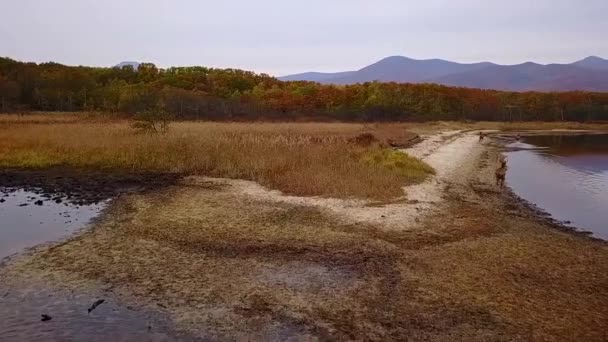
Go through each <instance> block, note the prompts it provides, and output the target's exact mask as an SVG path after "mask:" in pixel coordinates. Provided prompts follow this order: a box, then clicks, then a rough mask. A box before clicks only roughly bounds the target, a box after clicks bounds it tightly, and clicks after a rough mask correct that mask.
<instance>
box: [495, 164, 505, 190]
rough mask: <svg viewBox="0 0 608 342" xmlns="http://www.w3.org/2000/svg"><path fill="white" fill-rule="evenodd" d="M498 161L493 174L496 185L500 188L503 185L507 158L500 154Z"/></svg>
mask: <svg viewBox="0 0 608 342" xmlns="http://www.w3.org/2000/svg"><path fill="white" fill-rule="evenodd" d="M498 162H499V166H498V168H497V169H496V172H495V173H494V175H495V177H496V186H498V187H499V188H502V187H504V186H505V177H506V176H507V159H506V158H505V157H504V156H500V159H499V160H498Z"/></svg>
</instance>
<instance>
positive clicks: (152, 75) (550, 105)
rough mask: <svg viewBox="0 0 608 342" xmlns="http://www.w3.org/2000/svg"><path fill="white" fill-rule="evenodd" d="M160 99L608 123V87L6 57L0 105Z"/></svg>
mask: <svg viewBox="0 0 608 342" xmlns="http://www.w3.org/2000/svg"><path fill="white" fill-rule="evenodd" d="M159 106H162V108H163V109H164V110H165V111H167V112H169V113H171V115H172V116H173V117H175V118H177V119H205V120H339V121H429V120H489V121H509V120H512V121H515V120H518V121H521V120H524V121H525V120H542V121H599V120H608V93H593V92H581V91H575V92H559V93H557V92H549V93H545V92H504V91H495V90H482V89H470V88H459V87H447V86H441V85H437V84H398V83H379V82H369V83H364V84H355V85H346V86H337V85H321V84H318V83H314V82H304V81H297V82H283V81H280V80H278V79H276V78H274V77H271V76H269V75H266V74H256V73H253V72H250V71H243V70H236V69H214V68H206V67H199V66H195V67H172V68H168V69H160V68H157V67H156V66H155V65H154V64H152V63H142V64H140V65H139V67H138V68H137V69H134V68H133V67H132V66H123V67H121V68H116V67H115V68H97V67H83V66H77V67H75V66H65V65H61V64H57V63H52V62H51V63H41V64H36V63H24V62H19V61H15V60H12V59H9V58H0V111H4V112H7V111H26V110H43V111H104V112H112V113H117V115H133V114H135V113H138V112H141V111H145V110H149V109H151V108H158V107H159Z"/></svg>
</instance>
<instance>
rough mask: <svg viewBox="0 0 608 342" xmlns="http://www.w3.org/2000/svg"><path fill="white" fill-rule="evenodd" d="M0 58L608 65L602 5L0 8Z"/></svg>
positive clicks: (271, 2) (139, 2)
mask: <svg viewBox="0 0 608 342" xmlns="http://www.w3.org/2000/svg"><path fill="white" fill-rule="evenodd" d="M0 2H1V4H0V56H6V57H11V58H14V59H18V60H24V61H34V62H44V61H55V62H59V63H64V64H70V65H79V64H82V65H96V66H111V65H114V64H117V63H119V62H121V61H125V60H129V61H131V60H133V61H149V62H153V63H156V64H157V65H159V66H162V67H167V66H171V65H205V66H214V67H235V68H242V69H248V70H254V71H258V72H266V73H269V74H272V75H283V74H288V73H296V72H303V71H310V70H316V71H343V70H350V69H358V68H360V67H363V66H365V65H367V64H370V63H372V62H375V61H377V60H379V59H380V58H383V57H386V56H392V55H402V56H408V57H412V58H419V59H424V58H443V59H449V60H455V61H460V62H477V61H492V62H497V63H502V64H516V63H521V62H524V61H529V60H532V61H536V62H540V63H549V62H558V63H559V62H571V61H574V60H576V59H580V58H582V57H585V56H588V55H598V56H601V57H605V58H608V0H510V1H504V0H500V1H499V0H496V1H495V0H485V1H484V0H414V1H408V0H374V1H372V0H300V1H298V0H293V1H292V0H238V1H237V0H232V1H231V0H224V1H219V0H214V1H205V0H173V1H170V0H104V1H101V0H52V1H51V0H48V1H47V0H38V1H35V0H0Z"/></svg>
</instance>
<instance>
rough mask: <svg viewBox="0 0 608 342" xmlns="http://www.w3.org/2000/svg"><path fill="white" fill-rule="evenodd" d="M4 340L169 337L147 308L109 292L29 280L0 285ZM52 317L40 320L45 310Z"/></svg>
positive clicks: (1, 336)
mask: <svg viewBox="0 0 608 342" xmlns="http://www.w3.org/2000/svg"><path fill="white" fill-rule="evenodd" d="M0 290H2V291H3V292H5V293H3V294H0V304H1V305H0V340H1V341H170V340H173V339H170V338H169V336H168V335H167V334H166V333H164V332H162V331H163V330H164V329H162V328H160V327H158V326H157V324H156V322H155V321H154V319H153V318H151V317H150V316H149V315H148V314H146V313H142V312H138V311H135V310H130V309H128V308H125V307H123V306H121V305H118V304H117V303H115V302H114V301H113V300H111V299H108V298H107V297H106V298H105V301H104V303H103V304H101V305H99V306H98V307H97V308H95V310H93V311H91V312H90V313H89V312H88V309H89V308H90V307H91V305H92V304H93V303H94V302H95V301H96V300H97V299H98V298H100V297H97V296H92V295H90V294H87V293H79V294H75V293H73V292H66V291H61V290H57V289H52V290H51V289H49V288H48V287H46V286H44V284H35V283H31V282H30V283H27V284H22V286H19V287H17V288H15V286H14V285H13V287H12V288H11V289H3V288H2V286H1V285H0ZM43 314H44V315H49V317H50V320H48V321H42V319H41V318H42V315H43Z"/></svg>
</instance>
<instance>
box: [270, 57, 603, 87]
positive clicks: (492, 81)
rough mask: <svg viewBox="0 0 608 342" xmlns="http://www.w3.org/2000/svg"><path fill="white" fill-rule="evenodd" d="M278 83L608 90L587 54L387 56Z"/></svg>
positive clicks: (598, 65)
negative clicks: (545, 58) (468, 58)
mask: <svg viewBox="0 0 608 342" xmlns="http://www.w3.org/2000/svg"><path fill="white" fill-rule="evenodd" d="M279 79H280V80H283V81H312V82H319V83H324V84H338V85H345V84H355V83H364V82H372V81H379V82H398V83H437V84H443V85H447V86H458V87H468V88H482V89H496V90H508V91H532V90H534V91H569V90H585V91H600V92H601V91H608V60H606V59H603V58H600V57H595V56H590V57H587V58H585V59H582V60H580V61H576V62H574V63H570V64H546V65H543V64H537V63H532V62H527V63H523V64H517V65H499V64H495V63H490V62H481V63H471V64H465V63H456V62H451V61H447V60H442V59H426V60H417V59H412V58H407V57H402V56H392V57H387V58H384V59H382V60H380V61H379V62H376V63H374V64H371V65H369V66H366V67H364V68H362V69H360V70H357V71H344V72H337V73H321V72H307V73H302V74H296V75H289V76H284V77H279Z"/></svg>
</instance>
